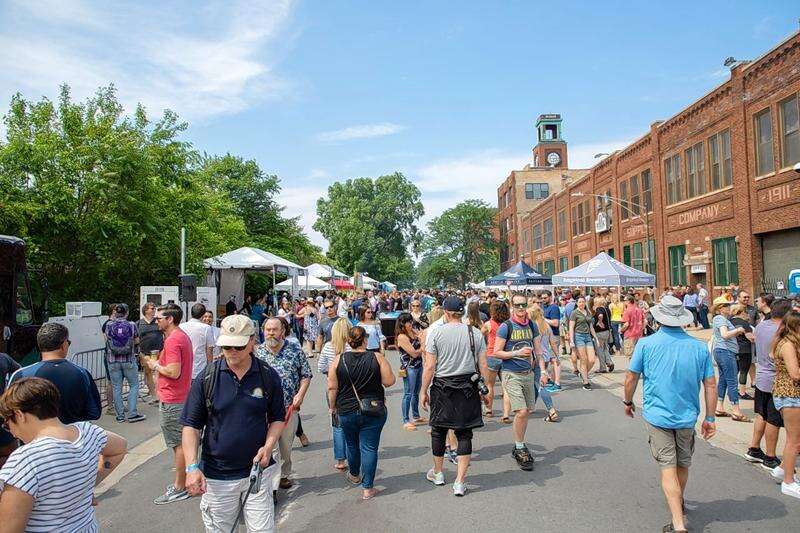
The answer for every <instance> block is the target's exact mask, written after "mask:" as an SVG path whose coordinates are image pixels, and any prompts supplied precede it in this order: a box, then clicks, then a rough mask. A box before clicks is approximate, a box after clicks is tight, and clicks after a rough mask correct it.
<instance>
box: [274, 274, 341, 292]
mask: <svg viewBox="0 0 800 533" xmlns="http://www.w3.org/2000/svg"><path fill="white" fill-rule="evenodd" d="M292 281H293V280H292V279H291V278H290V279H287V280H285V281H281V282H280V283H278V284H277V285H275V289H277V290H279V291H291V290H292ZM297 286H298V287H300V290H308V291H313V290H317V291H327V290H329V289H331V285H330V283H328V282H327V281H323V280H321V279H319V278H317V277H314V276H310V275H309V276H297Z"/></svg>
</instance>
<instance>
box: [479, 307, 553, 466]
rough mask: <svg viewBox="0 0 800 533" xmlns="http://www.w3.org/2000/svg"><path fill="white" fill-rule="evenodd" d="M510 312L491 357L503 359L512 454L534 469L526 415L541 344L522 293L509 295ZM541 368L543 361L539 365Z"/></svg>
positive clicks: (533, 400)
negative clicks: (512, 445)
mask: <svg viewBox="0 0 800 533" xmlns="http://www.w3.org/2000/svg"><path fill="white" fill-rule="evenodd" d="M511 306H512V315H511V319H510V320H506V321H505V322H503V323H502V324H501V325H500V327H499V328H498V329H497V339H496V340H495V343H494V353H493V354H492V355H493V356H494V357H497V358H498V359H502V370H503V373H502V375H503V389H504V390H505V393H506V395H507V396H508V399H509V400H510V402H511V409H512V411H514V425H513V431H514V450H513V451H512V452H511V456H512V457H513V458H514V459H515V460H516V461H517V464H518V465H519V467H520V468H521V469H522V470H533V456H532V455H531V453H530V450H528V448H527V447H526V446H525V431H526V430H527V428H528V415H529V414H530V413H532V412H533V408H534V405H535V404H536V387H535V383H534V380H535V379H536V378H535V375H534V372H533V364H534V360H533V357H534V356H535V357H537V358H538V362H537V364H540V363H542V346H541V343H540V335H539V330H538V329H537V328H536V324H534V323H533V322H532V321H530V320H528V301H527V299H526V298H525V296H524V295H522V294H515V295H514V296H513V297H512V298H511ZM540 368H542V370H544V369H543V364H540ZM542 383H543V384H546V383H547V372H544V371H543V372H542Z"/></svg>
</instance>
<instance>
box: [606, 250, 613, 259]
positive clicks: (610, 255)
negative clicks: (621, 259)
mask: <svg viewBox="0 0 800 533" xmlns="http://www.w3.org/2000/svg"><path fill="white" fill-rule="evenodd" d="M606 253H607V254H608V257H610V258H611V259H614V257H615V256H614V249H613V248H609V249H608V252H606Z"/></svg>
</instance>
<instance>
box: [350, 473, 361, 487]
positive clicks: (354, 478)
mask: <svg viewBox="0 0 800 533" xmlns="http://www.w3.org/2000/svg"><path fill="white" fill-rule="evenodd" d="M347 481H349V482H350V483H352V484H353V485H358V484H359V483H361V476H353V474H350V473H349V472H348V474H347Z"/></svg>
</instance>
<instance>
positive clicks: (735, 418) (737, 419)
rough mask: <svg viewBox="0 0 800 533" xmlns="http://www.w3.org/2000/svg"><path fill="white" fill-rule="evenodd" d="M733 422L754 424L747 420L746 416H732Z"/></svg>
mask: <svg viewBox="0 0 800 533" xmlns="http://www.w3.org/2000/svg"><path fill="white" fill-rule="evenodd" d="M731 420H733V421H734V422H752V420H750V419H749V418H747V417H746V416H745V415H735V414H732V415H731Z"/></svg>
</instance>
